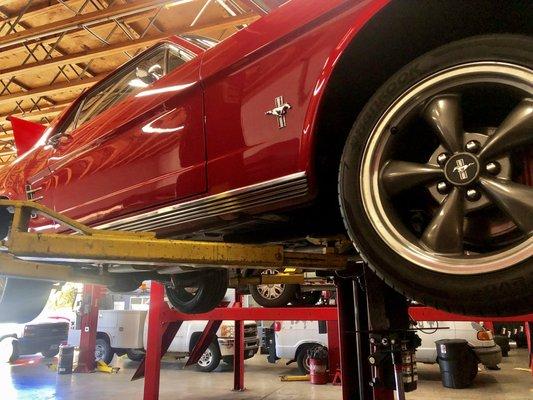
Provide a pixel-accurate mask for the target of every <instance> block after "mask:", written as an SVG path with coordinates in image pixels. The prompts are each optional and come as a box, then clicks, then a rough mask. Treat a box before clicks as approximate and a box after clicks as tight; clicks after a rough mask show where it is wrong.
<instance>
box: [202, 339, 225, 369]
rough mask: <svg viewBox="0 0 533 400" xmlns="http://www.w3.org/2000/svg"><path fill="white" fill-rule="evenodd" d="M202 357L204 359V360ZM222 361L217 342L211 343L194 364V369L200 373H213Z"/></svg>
mask: <svg viewBox="0 0 533 400" xmlns="http://www.w3.org/2000/svg"><path fill="white" fill-rule="evenodd" d="M204 357H206V358H205V359H204ZM221 360H222V356H221V355H220V348H219V347H218V341H216V340H215V341H213V342H211V344H210V345H209V347H208V348H207V350H206V351H205V353H204V354H203V355H202V357H201V358H200V360H199V361H198V362H197V363H196V368H197V369H198V371H201V372H211V371H214V370H215V369H216V368H217V367H218V366H219V365H220V361H221Z"/></svg>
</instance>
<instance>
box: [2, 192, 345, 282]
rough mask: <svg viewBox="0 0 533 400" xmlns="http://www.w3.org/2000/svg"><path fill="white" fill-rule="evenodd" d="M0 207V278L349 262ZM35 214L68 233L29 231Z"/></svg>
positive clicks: (39, 209) (36, 208)
mask: <svg viewBox="0 0 533 400" xmlns="http://www.w3.org/2000/svg"><path fill="white" fill-rule="evenodd" d="M0 207H5V208H7V209H8V211H9V212H11V213H12V214H13V219H12V222H11V229H10V232H9V235H8V237H7V239H5V240H4V241H2V245H3V251H4V252H3V254H0V256H1V257H0V275H11V276H19V277H26V278H32V279H50V280H57V281H84V282H89V281H90V282H91V283H101V284H104V285H108V284H109V283H110V282H112V281H113V279H114V278H113V276H112V275H115V274H107V273H105V272H102V271H100V273H95V269H94V268H93V269H92V270H91V269H87V268H80V267H82V266H83V265H86V266H91V265H116V264H126V265H132V266H144V267H146V266H149V267H150V268H151V269H153V270H154V271H155V270H157V269H160V268H166V267H168V266H174V265H179V266H191V268H192V267H193V266H201V267H202V268H206V267H218V268H221V267H222V268H254V269H261V268H276V269H280V268H284V267H295V268H302V269H309V270H339V269H344V268H346V266H347V265H348V262H349V261H350V260H349V259H348V257H346V256H341V255H338V254H332V253H331V252H327V251H325V252H323V253H310V252H303V251H287V250H285V249H284V248H283V246H281V245H248V244H235V243H223V242H201V241H186V240H169V239H158V238H157V237H156V236H155V234H154V233H151V232H122V231H103V230H97V229H93V228H90V227H88V226H85V225H83V224H81V223H79V222H77V221H75V220H72V219H70V218H68V217H66V216H64V215H61V214H59V213H56V212H54V211H52V210H50V209H48V208H46V207H45V206H43V205H41V204H39V203H35V202H30V201H11V200H0ZM35 215H42V216H44V217H46V218H49V219H52V220H54V221H56V222H57V223H58V224H60V225H62V226H65V227H67V228H68V231H67V232H65V233H37V232H30V231H29V225H30V221H31V219H32V216H35ZM80 264H81V265H80ZM47 277H48V278H47ZM280 278H281V277H280ZM296 279H301V278H295V280H296Z"/></svg>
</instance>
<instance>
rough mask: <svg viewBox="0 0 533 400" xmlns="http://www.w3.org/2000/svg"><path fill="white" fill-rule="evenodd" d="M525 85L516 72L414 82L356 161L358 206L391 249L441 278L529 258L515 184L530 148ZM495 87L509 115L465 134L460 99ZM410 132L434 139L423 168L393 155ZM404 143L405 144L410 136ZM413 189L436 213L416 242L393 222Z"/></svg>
mask: <svg viewBox="0 0 533 400" xmlns="http://www.w3.org/2000/svg"><path fill="white" fill-rule="evenodd" d="M532 82H533V71H532V70H531V69H528V68H525V67H523V66H520V65H513V64H509V63H500V62H473V63H469V64H463V65H459V66H457V67H454V68H450V69H446V70H443V71H441V72H438V73H436V74H434V75H433V76H431V77H429V78H428V79H425V80H423V81H422V82H419V83H418V84H417V85H415V86H414V87H412V88H410V89H409V90H408V91H407V92H405V93H404V94H403V95H402V96H401V97H399V98H398V99H397V101H396V102H395V103H394V104H393V105H392V106H391V107H390V108H389V109H388V110H387V112H386V113H385V114H384V115H383V116H382V118H381V121H380V122H379V123H378V124H377V125H376V127H375V129H374V131H373V132H372V134H371V136H370V138H369V141H368V144H367V148H366V151H365V153H364V155H363V161H362V170H361V176H362V178H361V182H362V185H361V196H362V199H363V203H364V207H365V209H366V213H367V216H368V218H369V219H370V221H371V223H372V224H373V225H374V227H375V229H376V231H377V232H378V233H379V234H380V236H381V238H382V239H383V241H384V242H385V243H386V244H387V245H388V246H389V247H390V248H391V249H393V250H394V251H396V252H397V253H398V254H401V255H402V256H403V257H405V258H407V259H408V260H409V261H411V262H413V263H415V264H417V265H419V266H421V267H424V268H427V269H430V270H434V271H437V272H443V273H449V274H477V273H488V272H493V271H497V270H502V269H505V268H508V267H509V266H512V265H515V264H516V263H519V262H521V261H524V260H526V259H527V258H528V257H530V256H531V254H532V251H533V250H532V248H533V235H532V233H533V188H532V187H531V186H528V185H527V184H524V183H523V182H521V179H522V176H521V175H517V174H513V172H514V169H515V168H516V166H517V165H520V162H521V161H522V158H523V157H524V154H522V153H515V152H513V151H514V150H517V149H520V148H521V147H524V146H527V144H528V143H531V141H532V139H533V85H532ZM494 86H498V89H499V91H500V92H501V93H502V96H504V95H505V94H508V98H502V99H499V101H501V102H502V103H504V104H507V103H510V102H513V103H514V104H515V106H514V108H513V109H512V110H511V111H510V112H509V113H508V115H507V117H506V118H505V119H504V120H503V122H501V124H500V125H499V126H497V127H494V126H491V125H490V123H488V125H486V126H483V125H482V126H479V127H478V128H477V129H472V127H464V126H463V115H464V114H469V115H470V114H472V113H475V110H474V111H470V110H466V109H463V106H462V102H463V100H462V98H463V97H465V98H468V97H471V96H473V97H475V96H476V94H478V93H487V91H488V90H490V88H491V87H494ZM480 95H481V94H480ZM478 120H479V121H480V123H483V122H482V118H479V119H478ZM414 121H416V122H414ZM417 123H418V124H424V125H426V127H425V128H426V130H425V132H424V133H427V134H428V135H434V136H436V137H438V139H439V143H438V147H437V148H433V149H431V153H429V154H428V156H427V159H426V161H425V162H417V161H416V160H414V159H413V158H409V156H407V157H405V158H404V159H402V154H401V153H399V152H397V151H395V148H397V144H398V137H399V136H402V135H403V132H402V130H404V129H416V128H417V127H416V126H415V124H417ZM391 126H392V127H393V128H391ZM421 131H422V130H421ZM403 137H404V139H403V140H409V138H408V134H407V135H404V136H403ZM412 140H414V141H417V142H419V143H420V141H423V140H424V139H421V138H420V137H419V136H416V137H413V138H412ZM415 145H416V143H413V146H415ZM420 187H422V188H426V189H427V190H428V191H429V193H430V194H431V197H433V200H434V201H436V202H438V203H439V205H438V207H436V208H435V209H434V210H431V209H427V210H426V211H427V213H428V214H430V213H431V214H432V217H431V220H430V221H429V223H428V224H427V226H426V227H425V229H424V230H423V232H421V234H420V235H417V234H416V232H415V231H413V227H412V226H409V224H406V223H405V222H402V219H401V217H400V218H398V216H400V215H402V210H398V207H401V205H399V204H400V203H399V202H396V201H395V199H396V196H397V195H401V194H402V192H405V191H408V190H414V189H416V188H420ZM481 228H485V229H486V230H485V231H483V230H482V229H481ZM510 230H513V231H514V232H513V234H511V235H510V234H509V233H510V232H509V231H510ZM476 241H477V242H478V243H476ZM481 243H484V244H485V246H483V245H481ZM488 243H490V245H488Z"/></svg>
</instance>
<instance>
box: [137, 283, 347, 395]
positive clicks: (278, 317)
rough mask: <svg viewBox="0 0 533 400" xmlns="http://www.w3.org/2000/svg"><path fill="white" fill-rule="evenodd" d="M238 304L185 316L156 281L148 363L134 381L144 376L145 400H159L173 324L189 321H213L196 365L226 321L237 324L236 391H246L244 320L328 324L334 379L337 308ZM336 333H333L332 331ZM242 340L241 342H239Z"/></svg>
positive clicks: (193, 355)
mask: <svg viewBox="0 0 533 400" xmlns="http://www.w3.org/2000/svg"><path fill="white" fill-rule="evenodd" d="M235 300H236V301H235V303H234V304H233V306H231V307H226V308H217V309H215V310H213V311H211V312H209V313H205V314H194V315H190V314H182V313H179V312H177V311H175V310H172V309H170V308H169V307H168V305H167V304H166V302H165V301H164V287H163V286H162V285H161V284H159V283H156V282H152V285H151V291H150V312H149V314H148V315H149V317H148V318H149V320H148V343H147V349H146V350H147V351H146V357H145V360H144V361H143V362H142V363H141V365H140V366H139V368H138V370H137V371H136V373H135V374H134V376H133V378H132V380H134V379H139V378H141V377H143V376H144V379H145V382H144V400H157V399H158V398H159V378H160V372H159V369H160V366H161V357H162V356H163V355H164V354H165V353H166V350H168V347H169V345H170V343H171V342H172V340H173V339H174V336H175V334H176V332H177V329H176V330H174V329H170V328H171V327H172V326H171V324H178V327H179V325H181V323H182V321H186V320H189V321H191V320H201V321H209V323H208V326H207V327H206V329H205V330H204V332H203V334H202V336H201V337H200V339H198V342H197V344H196V345H195V347H194V349H193V351H192V352H191V355H190V357H189V359H188V361H187V365H192V364H194V363H196V362H197V361H198V359H199V357H200V356H201V355H202V354H203V352H204V351H205V350H206V348H207V347H208V346H209V343H211V341H212V340H213V337H214V335H215V334H216V331H217V330H218V328H219V327H220V323H221V322H222V321H227V320H230V321H231V320H233V321H235V339H236V340H235V347H234V351H235V359H234V362H233V364H234V385H233V389H234V390H238V391H241V390H244V321H247V320H254V321H261V320H264V321H287V320H291V321H315V320H317V321H327V322H328V338H329V339H330V340H329V342H328V346H329V349H330V351H329V353H330V374H331V375H332V376H331V377H332V378H333V376H334V374H335V371H336V370H337V368H338V366H339V361H338V360H339V356H338V354H336V352H335V350H336V349H338V348H339V345H338V336H337V335H336V334H335V333H336V332H337V331H338V329H337V327H336V324H337V322H336V321H337V308H336V307H302V308H300V307H298V308H296V307H289V308H249V307H242V296H241V295H240V294H236V298H235ZM330 330H331V332H332V333H333V334H329V332H330ZM238 338H240V340H239V339H238Z"/></svg>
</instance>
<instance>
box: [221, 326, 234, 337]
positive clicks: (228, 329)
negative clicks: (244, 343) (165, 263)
mask: <svg viewBox="0 0 533 400" xmlns="http://www.w3.org/2000/svg"><path fill="white" fill-rule="evenodd" d="M220 337H223V338H232V337H235V327H234V326H233V325H222V326H221V327H220Z"/></svg>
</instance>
